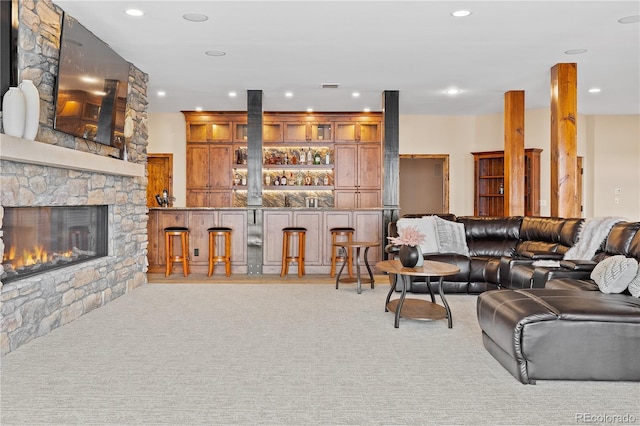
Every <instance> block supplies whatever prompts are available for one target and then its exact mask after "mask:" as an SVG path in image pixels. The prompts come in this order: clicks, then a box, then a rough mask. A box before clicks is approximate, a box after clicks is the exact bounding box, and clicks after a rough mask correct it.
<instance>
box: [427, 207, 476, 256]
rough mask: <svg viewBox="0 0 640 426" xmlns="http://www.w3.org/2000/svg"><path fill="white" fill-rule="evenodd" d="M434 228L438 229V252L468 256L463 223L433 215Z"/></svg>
mask: <svg viewBox="0 0 640 426" xmlns="http://www.w3.org/2000/svg"><path fill="white" fill-rule="evenodd" d="M434 218H435V220H436V229H437V231H438V242H439V243H440V250H439V251H440V253H457V254H462V255H464V256H469V247H468V246H467V237H466V235H465V233H464V224H463V223H460V222H451V221H450V220H446V219H442V218H440V217H438V216H434Z"/></svg>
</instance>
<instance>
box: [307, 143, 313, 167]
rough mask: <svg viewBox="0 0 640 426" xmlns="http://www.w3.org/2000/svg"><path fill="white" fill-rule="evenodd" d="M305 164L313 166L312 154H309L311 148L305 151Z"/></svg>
mask: <svg viewBox="0 0 640 426" xmlns="http://www.w3.org/2000/svg"><path fill="white" fill-rule="evenodd" d="M307 164H313V154H311V147H309V151H307Z"/></svg>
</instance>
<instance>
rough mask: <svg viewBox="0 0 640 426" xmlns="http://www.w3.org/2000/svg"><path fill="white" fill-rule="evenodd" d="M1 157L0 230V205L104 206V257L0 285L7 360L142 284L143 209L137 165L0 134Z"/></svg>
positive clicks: (0, 337)
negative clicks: (106, 231)
mask: <svg viewBox="0 0 640 426" xmlns="http://www.w3.org/2000/svg"><path fill="white" fill-rule="evenodd" d="M0 153H1V154H0V167H1V169H0V170H1V172H0V191H1V194H2V195H1V204H2V207H1V208H0V226H1V224H2V217H3V214H2V212H3V211H4V207H5V206H12V207H23V206H45V205H94V204H106V205H108V206H109V207H108V209H109V212H108V227H109V248H108V255H107V256H106V257H102V258H99V259H95V260H91V261H87V262H84V263H82V264H78V265H72V266H68V267H66V268H61V269H57V270H53V271H50V272H47V273H45V274H41V275H37V276H33V277H27V278H24V279H21V280H16V281H12V282H10V283H8V284H6V285H3V286H2V288H1V306H0V312H1V314H2V321H1V329H0V348H1V353H2V354H6V353H8V352H10V351H12V350H15V349H16V348H18V347H19V346H21V345H23V344H25V343H27V342H29V341H31V340H32V339H34V338H36V337H39V336H42V335H45V334H47V333H49V332H50V331H51V330H52V329H54V328H56V327H59V326H62V325H64V324H67V323H69V322H71V321H73V320H75V319H77V318H78V317H80V316H81V315H84V314H85V313H87V312H89V311H91V310H93V309H96V308H98V307H100V306H103V305H104V304H106V303H108V302H109V301H111V300H113V299H115V298H117V297H119V296H121V295H123V294H125V293H126V292H128V291H131V290H132V289H134V288H136V287H138V286H140V285H141V284H143V283H145V282H146V270H147V257H146V253H147V251H146V249H147V231H146V226H147V209H146V207H145V205H146V193H145V189H144V188H145V186H144V183H145V182H146V178H145V168H144V165H142V164H134V163H128V162H124V161H121V160H116V159H112V158H109V157H101V156H96V155H94V154H89V153H85V152H80V151H75V150H69V149H67V148H63V147H57V146H54V145H49V144H44V143H41V142H33V141H27V140H24V139H19V138H14V137H11V136H7V135H4V134H0ZM59 159H60V161H58V160H59ZM0 251H2V252H4V243H3V241H2V239H1V234H0Z"/></svg>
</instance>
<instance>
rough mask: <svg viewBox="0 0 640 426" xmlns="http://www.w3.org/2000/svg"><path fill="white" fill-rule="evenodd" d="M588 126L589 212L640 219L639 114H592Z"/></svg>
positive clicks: (598, 214)
mask: <svg viewBox="0 0 640 426" xmlns="http://www.w3.org/2000/svg"><path fill="white" fill-rule="evenodd" d="M589 125H590V130H591V133H592V138H591V139H590V140H589V142H590V144H591V146H590V147H589V148H590V152H592V156H593V161H594V168H593V181H592V182H591V186H592V190H591V193H592V194H593V215H594V216H621V217H624V218H626V219H629V220H633V221H638V220H640V116H619V115H616V116H592V117H589ZM616 188H619V189H620V194H616V193H615V190H616ZM616 199H617V201H618V202H617V203H616Z"/></svg>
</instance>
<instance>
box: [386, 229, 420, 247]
mask: <svg viewBox="0 0 640 426" xmlns="http://www.w3.org/2000/svg"><path fill="white" fill-rule="evenodd" d="M387 238H388V239H389V241H391V243H392V244H395V245H397V246H411V247H414V246H417V245H420V244H421V243H422V242H423V241H424V239H425V235H424V234H423V233H422V232H420V231H418V228H416V227H415V226H407V227H405V228H403V229H402V230H400V229H399V230H398V236H397V237H387Z"/></svg>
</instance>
